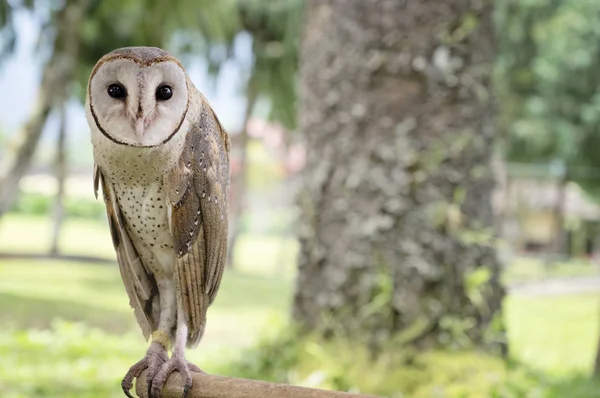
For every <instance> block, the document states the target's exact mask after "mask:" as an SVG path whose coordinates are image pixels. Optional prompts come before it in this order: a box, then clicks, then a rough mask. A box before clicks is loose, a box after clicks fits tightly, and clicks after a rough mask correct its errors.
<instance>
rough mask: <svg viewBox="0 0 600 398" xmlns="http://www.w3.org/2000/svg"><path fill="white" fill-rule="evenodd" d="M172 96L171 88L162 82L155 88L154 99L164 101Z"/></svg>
mask: <svg viewBox="0 0 600 398" xmlns="http://www.w3.org/2000/svg"><path fill="white" fill-rule="evenodd" d="M172 96H173V90H172V89H171V86H168V85H166V84H163V85H162V86H159V87H158V88H157V89H156V99H157V100H161V101H166V100H168V99H170V98H171V97H172Z"/></svg>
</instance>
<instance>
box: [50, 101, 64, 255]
mask: <svg viewBox="0 0 600 398" xmlns="http://www.w3.org/2000/svg"><path fill="white" fill-rule="evenodd" d="M66 130H67V113H66V104H63V105H62V106H61V108H60V126H59V130H58V140H57V142H56V163H55V165H54V168H55V170H54V172H55V175H56V183H57V186H58V187H57V191H56V198H55V202H54V211H53V217H52V218H53V221H54V225H53V227H52V243H51V245H50V254H58V251H59V248H58V242H59V240H60V231H61V229H62V225H63V219H64V209H65V205H64V199H65V180H66V179H67V150H66V134H67V131H66Z"/></svg>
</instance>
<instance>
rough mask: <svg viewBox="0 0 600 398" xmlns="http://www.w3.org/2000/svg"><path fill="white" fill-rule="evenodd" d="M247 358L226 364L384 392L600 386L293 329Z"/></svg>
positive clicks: (508, 392)
mask: <svg viewBox="0 0 600 398" xmlns="http://www.w3.org/2000/svg"><path fill="white" fill-rule="evenodd" d="M275 336H277V337H275ZM241 357H242V359H241V360H239V361H238V362H237V363H234V364H231V365H229V366H228V367H227V368H226V369H224V370H226V371H228V372H229V373H228V374H233V375H236V376H239V377H246V378H254V379H262V380H269V381H274V382H283V383H292V384H299V385H305V386H315V387H320V388H328V389H335V390H341V391H351V392H363V393H369V394H376V395H378V396H386V397H416V398H419V397H423V398H426V397H427V398H429V397H434V396H435V397H456V398H466V397H484V396H485V397H497V398H509V397H510V398H513V397H515V398H516V397H553V398H554V397H555V398H559V397H560V398H562V397H565V396H569V397H574V398H576V397H579V398H584V397H596V396H597V391H598V388H599V387H600V382H598V381H593V380H589V379H587V378H586V377H583V376H582V375H580V374H577V373H573V374H570V375H569V376H560V377H558V376H550V375H548V374H544V373H542V372H539V371H533V370H531V369H530V368H529V367H528V366H526V365H523V364H520V363H518V362H516V361H508V362H504V361H502V360H501V359H500V358H498V357H493V356H490V355H487V354H484V353H481V352H477V351H426V352H417V351H411V350H407V349H406V348H405V347H397V346H393V345H390V346H388V347H387V348H386V349H384V350H383V351H382V353H381V354H380V355H378V356H377V357H376V358H373V357H372V356H371V355H370V354H369V353H368V352H367V351H366V349H364V345H363V346H359V345H357V344H356V343H355V342H350V341H343V340H333V341H332V340H330V341H320V340H318V339H315V338H312V337H303V338H298V337H297V336H296V335H295V333H294V332H293V331H291V330H290V329H287V330H284V331H283V332H282V333H279V334H273V335H272V336H271V337H268V338H265V339H264V340H263V341H261V342H260V343H259V344H258V345H257V346H256V347H254V348H253V349H250V350H248V351H247V352H244V353H243V354H242V356H241ZM565 394H566V395H565Z"/></svg>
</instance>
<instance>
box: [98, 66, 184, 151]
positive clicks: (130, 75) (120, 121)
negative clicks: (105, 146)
mask: <svg viewBox="0 0 600 398" xmlns="http://www.w3.org/2000/svg"><path fill="white" fill-rule="evenodd" d="M187 82H188V79H187V75H186V73H185V71H184V69H183V68H182V66H181V65H180V64H179V63H178V62H177V61H176V60H175V59H169V58H167V59H165V60H159V61H157V62H154V63H144V62H140V60H139V59H136V58H134V57H133V58H132V57H118V58H113V59H110V58H109V59H108V60H106V61H104V62H102V60H101V61H99V62H98V64H97V66H96V68H95V69H94V71H93V72H92V75H91V77H90V81H89V85H88V99H87V107H88V122H89V123H90V125H92V124H95V125H96V126H97V127H98V129H99V130H100V131H101V132H102V133H103V134H104V135H106V136H107V137H108V138H110V139H111V140H113V141H115V142H117V143H119V144H127V145H133V146H142V147H146V146H156V145H159V144H161V143H164V142H166V141H168V140H169V139H170V138H171V137H172V136H173V135H175V134H176V133H177V132H178V130H179V128H180V127H181V124H182V123H183V120H184V119H185V116H186V112H187V108H188V98H189V96H188V83H187ZM90 119H91V120H90Z"/></svg>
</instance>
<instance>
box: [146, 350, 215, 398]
mask: <svg viewBox="0 0 600 398" xmlns="http://www.w3.org/2000/svg"><path fill="white" fill-rule="evenodd" d="M174 371H178V372H179V374H181V377H182V378H183V396H182V398H187V396H188V393H189V391H190V388H192V372H194V373H204V372H202V370H201V369H200V368H199V367H198V366H196V365H194V364H193V363H191V362H188V361H187V360H185V359H184V358H180V357H177V356H173V357H172V358H171V359H170V360H168V361H167V362H166V363H164V364H162V366H161V368H160V371H159V372H158V373H157V374H156V376H155V377H154V380H153V381H152V391H151V394H150V395H148V396H149V397H150V398H158V396H159V394H160V391H161V390H162V388H163V385H164V384H165V382H166V381H167V378H168V377H169V375H170V374H171V373H173V372H174Z"/></svg>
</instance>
